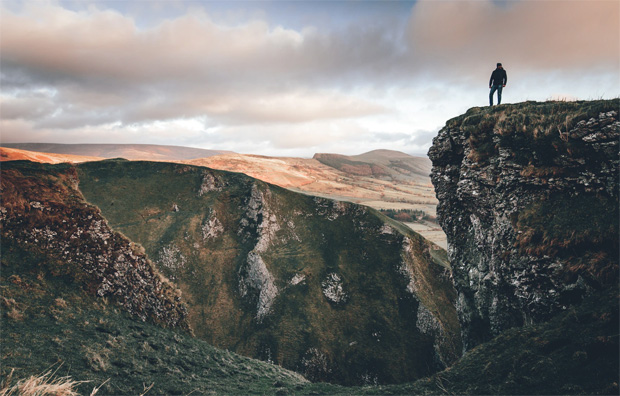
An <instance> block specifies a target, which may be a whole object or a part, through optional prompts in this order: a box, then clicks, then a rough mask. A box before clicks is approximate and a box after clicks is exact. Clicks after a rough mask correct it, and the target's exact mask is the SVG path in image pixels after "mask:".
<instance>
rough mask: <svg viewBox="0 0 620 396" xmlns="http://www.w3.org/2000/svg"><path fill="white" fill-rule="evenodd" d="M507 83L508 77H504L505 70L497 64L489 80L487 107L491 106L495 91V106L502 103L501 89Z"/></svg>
mask: <svg viewBox="0 0 620 396" xmlns="http://www.w3.org/2000/svg"><path fill="white" fill-rule="evenodd" d="M507 82H508V76H506V70H504V68H503V67H502V64H501V63H498V64H497V69H495V70H493V73H491V79H490V80H489V88H491V93H490V94H489V106H493V94H494V93H495V91H497V104H501V103H502V88H504V87H505V86H506V83H507Z"/></svg>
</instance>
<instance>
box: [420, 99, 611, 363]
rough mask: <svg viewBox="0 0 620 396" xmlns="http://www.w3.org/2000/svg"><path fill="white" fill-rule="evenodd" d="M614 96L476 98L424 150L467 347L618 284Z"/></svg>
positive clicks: (563, 308)
mask: <svg viewBox="0 0 620 396" xmlns="http://www.w3.org/2000/svg"><path fill="white" fill-rule="evenodd" d="M619 111H620V100H618V99H615V100H599V101H590V102H544V103H537V102H525V103H519V104H514V105H502V106H497V107H487V108H472V109H470V110H469V111H467V113H465V114H464V115H461V116H459V117H456V118H453V119H451V120H449V121H448V122H447V123H446V126H445V127H444V128H443V129H441V130H440V131H439V134H438V136H437V137H436V138H435V139H434V140H433V145H432V147H431V148H430V150H429V157H430V159H431V160H432V162H433V169H432V174H431V178H432V181H433V184H434V186H435V190H436V194H437V198H438V199H439V205H438V208H437V214H438V219H439V221H440V224H441V225H442V227H443V229H444V231H445V232H446V234H447V237H448V253H449V258H450V261H451V263H452V271H453V277H454V284H455V288H456V290H457V293H458V298H457V311H458V315H459V320H460V322H461V326H462V332H463V334H462V335H463V349H464V351H466V350H469V349H471V348H473V347H474V346H476V345H478V344H480V343H482V342H485V341H487V340H489V339H491V338H492V337H494V336H496V335H498V334H500V333H501V332H503V331H504V330H506V329H508V328H511V327H515V326H522V325H526V324H532V323H538V322H542V321H545V320H547V319H549V318H550V317H551V316H553V315H554V314H556V313H558V312H561V311H563V310H566V309H567V308H568V307H570V306H573V305H574V304H577V303H578V302H580V301H581V300H582V299H583V298H584V296H586V295H588V294H592V293H595V292H597V291H600V290H603V289H607V288H612V287H615V288H617V277H618V248H619V247H618V168H619V154H618V139H619V133H620V122H619V121H618V112H619Z"/></svg>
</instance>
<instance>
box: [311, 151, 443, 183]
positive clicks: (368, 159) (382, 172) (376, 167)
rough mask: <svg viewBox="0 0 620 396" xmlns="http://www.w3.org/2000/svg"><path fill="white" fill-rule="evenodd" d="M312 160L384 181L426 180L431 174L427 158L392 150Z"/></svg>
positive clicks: (333, 155)
mask: <svg viewBox="0 0 620 396" xmlns="http://www.w3.org/2000/svg"><path fill="white" fill-rule="evenodd" d="M313 158H314V159H315V160H317V161H319V162H321V163H322V164H324V165H327V166H331V167H332V168H335V169H338V170H339V171H342V172H345V173H348V174H352V175H356V176H371V177H376V178H380V179H386V180H409V179H411V178H414V179H419V178H420V177H422V178H426V177H428V175H429V174H430V172H431V162H430V160H429V159H428V158H426V157H414V156H411V155H409V154H406V153H403V152H400V151H394V150H373V151H369V152H367V153H364V154H360V155H353V156H347V155H342V154H328V153H324V154H323V153H317V154H315V155H314V157H313Z"/></svg>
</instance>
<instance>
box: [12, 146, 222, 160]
mask: <svg viewBox="0 0 620 396" xmlns="http://www.w3.org/2000/svg"><path fill="white" fill-rule="evenodd" d="M2 146H3V147H8V148H14V149H20V150H28V151H36V152H41V153H52V154H68V155H79V156H87V157H100V158H125V159H130V160H150V161H176V160H189V159H194V158H203V157H209V156H212V155H219V154H224V153H228V152H227V151H220V150H205V149H199V148H193V147H182V146H162V145H157V144H57V143H2Z"/></svg>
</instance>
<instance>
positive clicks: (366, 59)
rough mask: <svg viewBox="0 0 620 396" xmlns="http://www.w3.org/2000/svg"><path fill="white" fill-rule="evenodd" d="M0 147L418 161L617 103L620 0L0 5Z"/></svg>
mask: <svg viewBox="0 0 620 396" xmlns="http://www.w3.org/2000/svg"><path fill="white" fill-rule="evenodd" d="M0 7H1V9H0V84H1V85H0V88H1V90H0V133H1V141H2V142H6V143H16V142H48V143H149V144H170V145H181V146H191V147H201V148H208V149H222V150H232V151H236V152H240V153H254V154H263V155H276V156H303V157H310V156H312V155H313V154H314V153H315V152H337V153H342V154H359V153H363V152H365V151H369V150H373V149H379V148H384V149H393V150H400V151H404V152H407V153H410V154H425V153H426V151H427V150H428V147H429V145H430V142H431V139H432V137H433V136H434V135H435V134H436V132H437V131H438V129H439V128H441V127H442V126H443V125H444V124H445V122H446V120H448V119H449V118H452V117H455V116H457V115H460V114H462V113H463V112H465V111H466V110H467V109H468V108H470V107H475V106H484V105H488V91H489V89H488V80H489V77H490V74H491V72H492V70H493V69H494V68H495V63H496V62H502V63H503V64H504V67H505V69H506V70H507V72H508V85H507V87H506V88H505V90H504V94H503V101H504V102H505V103H515V102H521V101H525V100H537V101H545V100H549V99H558V98H559V99H568V100H573V99H586V100H587V99H600V98H615V97H618V96H620V2H619V1H617V0H609V1H596V0H590V1H586V0H579V1H562V0H515V1H491V0H488V1H487V0H477V1H464V0H460V1H311V2H310V1H183V0H141V1H134V2H127V1H120V0H118V1H78V0H71V1H12V0H2V1H1V2H0Z"/></svg>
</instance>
